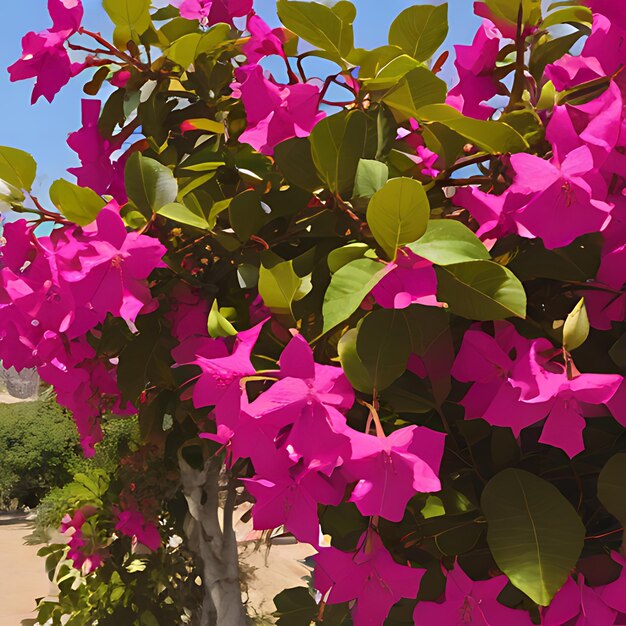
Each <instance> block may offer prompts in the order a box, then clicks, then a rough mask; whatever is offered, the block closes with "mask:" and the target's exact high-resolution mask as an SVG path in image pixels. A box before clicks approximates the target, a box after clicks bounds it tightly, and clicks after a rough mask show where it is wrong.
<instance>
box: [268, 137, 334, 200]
mask: <svg viewBox="0 0 626 626" xmlns="http://www.w3.org/2000/svg"><path fill="white" fill-rule="evenodd" d="M274 159H275V160H276V164H277V166H278V169H279V170H280V172H281V174H282V175H283V176H284V177H285V179H286V180H287V181H288V182H289V183H291V184H292V185H296V186H298V187H301V188H302V189H305V190H306V191H316V190H317V189H321V188H322V187H323V186H324V183H322V181H321V180H320V178H319V176H318V175H317V173H316V170H315V163H314V162H313V156H312V154H311V142H310V141H309V138H308V137H294V138H293V139H287V141H283V142H282V143H279V144H278V145H277V146H276V147H275V148H274Z"/></svg>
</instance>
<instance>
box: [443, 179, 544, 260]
mask: <svg viewBox="0 0 626 626" xmlns="http://www.w3.org/2000/svg"><path fill="white" fill-rule="evenodd" d="M526 201H527V197H526V196H525V195H524V194H520V193H514V192H513V191H512V190H511V189H507V190H506V191H505V192H504V193H503V194H501V195H499V196H496V195H495V194H492V193H487V192H485V191H481V190H480V189H477V188H476V187H461V188H460V189H457V190H456V193H455V194H454V197H453V198H452V202H453V203H454V204H455V205H456V206H460V207H463V208H464V209H466V210H467V211H468V213H469V214H470V215H471V216H472V217H473V218H474V219H475V220H476V221H477V222H478V226H479V227H478V230H477V231H476V235H477V236H478V237H480V238H481V239H482V240H483V242H484V243H485V245H486V246H487V247H488V248H491V247H492V246H493V244H494V243H495V242H496V241H497V240H498V239H500V238H502V237H506V236H507V235H513V234H516V235H519V236H520V237H526V238H529V239H534V237H535V235H533V234H532V233H531V232H529V231H528V230H527V229H526V228H525V227H524V226H523V225H522V224H521V223H520V222H519V220H518V217H519V210H520V209H521V208H522V207H523V206H524V205H525V204H526Z"/></svg>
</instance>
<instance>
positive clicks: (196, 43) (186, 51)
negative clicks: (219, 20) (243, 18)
mask: <svg viewBox="0 0 626 626" xmlns="http://www.w3.org/2000/svg"><path fill="white" fill-rule="evenodd" d="M229 35H230V27H229V26H228V24H215V26H212V27H211V28H210V29H209V30H208V31H207V32H206V33H189V34H188V35H183V36H182V37H181V38H180V39H177V40H176V41H175V42H174V43H173V44H172V45H171V46H170V47H169V48H168V49H167V50H166V51H165V56H166V57H167V58H168V59H171V60H172V61H173V62H174V63H176V64H177V65H180V66H181V67H182V68H184V69H187V68H188V67H189V66H190V65H192V64H193V63H194V61H195V60H196V59H197V58H198V57H199V56H200V55H201V54H204V53H206V52H210V51H211V50H213V49H215V48H216V47H217V46H219V45H220V44H222V43H224V42H225V41H227V39H228V37H229Z"/></svg>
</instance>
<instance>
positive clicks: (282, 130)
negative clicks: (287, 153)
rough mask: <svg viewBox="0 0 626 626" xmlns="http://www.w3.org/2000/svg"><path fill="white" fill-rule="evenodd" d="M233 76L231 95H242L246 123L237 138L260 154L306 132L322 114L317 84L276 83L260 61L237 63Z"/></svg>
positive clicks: (271, 151) (271, 152)
mask: <svg viewBox="0 0 626 626" xmlns="http://www.w3.org/2000/svg"><path fill="white" fill-rule="evenodd" d="M235 77H236V79H237V82H236V83H233V85H232V88H233V96H234V97H235V98H241V100H242V102H243V105H244V107H245V109H246V116H247V123H248V125H247V127H246V130H245V131H244V132H243V133H242V134H241V136H240V138H239V139H240V140H241V141H243V142H245V143H249V144H250V145H251V146H252V147H253V148H254V149H255V150H258V151H259V152H262V153H263V154H269V155H271V154H273V152H274V146H276V145H277V144H279V143H280V142H281V141H285V140H286V139H290V138H291V137H306V136H308V135H309V133H310V132H311V130H312V129H313V127H314V126H315V124H317V122H319V121H320V120H321V119H322V118H323V117H324V113H323V112H322V111H319V109H318V107H319V98H320V91H319V88H318V87H317V86H316V85H312V84H309V83H296V84H293V85H279V84H277V83H275V82H274V81H273V80H272V79H271V78H267V77H266V76H265V74H264V72H263V68H262V67H261V66H260V65H247V66H245V67H240V68H239V69H237V70H236V71H235Z"/></svg>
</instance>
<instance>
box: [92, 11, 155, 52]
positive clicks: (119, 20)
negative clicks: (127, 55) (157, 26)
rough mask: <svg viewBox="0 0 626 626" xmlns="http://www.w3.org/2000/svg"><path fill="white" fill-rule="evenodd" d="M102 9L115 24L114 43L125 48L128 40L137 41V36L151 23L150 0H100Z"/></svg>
mask: <svg viewBox="0 0 626 626" xmlns="http://www.w3.org/2000/svg"><path fill="white" fill-rule="evenodd" d="M102 6H103V7H104V10H105V11H106V12H107V13H108V14H109V17H110V18H111V21H112V22H113V23H114V24H115V32H114V33H113V40H114V42H115V45H116V46H118V47H120V48H126V44H127V43H128V42H129V41H134V42H135V43H139V37H141V35H143V34H144V33H145V32H146V31H147V30H148V29H149V28H150V26H151V25H152V18H151V17H150V0H102Z"/></svg>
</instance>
